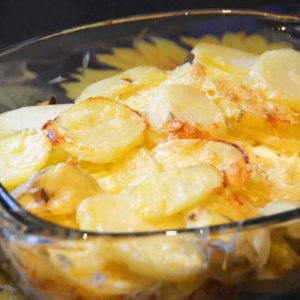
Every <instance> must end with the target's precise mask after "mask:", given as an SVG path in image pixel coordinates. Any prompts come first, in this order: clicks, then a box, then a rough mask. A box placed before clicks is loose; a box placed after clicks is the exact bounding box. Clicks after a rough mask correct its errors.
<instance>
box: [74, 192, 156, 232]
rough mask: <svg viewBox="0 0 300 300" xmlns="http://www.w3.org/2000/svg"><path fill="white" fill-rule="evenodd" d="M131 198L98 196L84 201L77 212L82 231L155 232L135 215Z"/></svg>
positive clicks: (123, 195)
mask: <svg viewBox="0 0 300 300" xmlns="http://www.w3.org/2000/svg"><path fill="white" fill-rule="evenodd" d="M132 206H133V201H132V197H130V196H129V195H126V194H122V195H110V194H98V195H96V196H93V197H90V198H87V199H86V200H84V201H83V202H82V203H81V205H80V206H79V208H78V210H77V222H78V224H79V226H80V229H82V230H91V231H98V232H124V231H125V232H134V231H147V230H148V231H151V230H155V227H154V226H151V225H150V224H147V223H146V222H145V221H143V219H142V218H141V217H139V216H138V215H137V213H136V212H135V210H134V208H133V207H132Z"/></svg>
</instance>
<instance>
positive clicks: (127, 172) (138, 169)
mask: <svg viewBox="0 0 300 300" xmlns="http://www.w3.org/2000/svg"><path fill="white" fill-rule="evenodd" d="M159 171H160V166H159V164H158V163H157V162H156V160H155V159H154V157H153V156H152V154H151V153H150V152H149V151H148V150H147V149H145V148H140V149H139V150H135V151H134V152H133V153H131V154H130V155H128V157H127V158H126V159H125V160H124V161H122V162H118V163H116V165H115V167H114V168H113V169H112V171H111V173H110V174H109V175H108V176H104V177H102V178H100V179H99V180H98V183H99V184H100V186H101V188H102V189H103V190H104V191H105V192H107V193H119V192H121V191H124V190H125V191H126V190H127V191H128V190H130V189H132V187H134V186H136V185H137V184H139V183H141V182H142V181H143V180H144V179H145V178H146V176H148V175H151V174H153V173H157V172H159Z"/></svg>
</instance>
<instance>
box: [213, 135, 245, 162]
mask: <svg viewBox="0 0 300 300" xmlns="http://www.w3.org/2000/svg"><path fill="white" fill-rule="evenodd" d="M214 141H215V142H220V143H224V144H228V145H231V146H233V147H234V148H236V149H237V150H238V151H239V152H241V153H242V155H243V157H244V160H245V163H246V164H248V163H249V162H250V159H249V155H248V153H247V152H246V151H245V150H244V149H243V148H242V147H241V146H239V145H237V144H235V143H232V142H227V141H223V140H219V139H216V140H214Z"/></svg>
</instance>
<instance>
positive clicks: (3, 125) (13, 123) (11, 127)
mask: <svg viewBox="0 0 300 300" xmlns="http://www.w3.org/2000/svg"><path fill="white" fill-rule="evenodd" d="M71 105H72V104H57V105H40V106H27V107H22V108H18V109H15V110H10V111H8V112H5V113H3V114H1V115H0V136H3V135H6V134H10V133H13V132H15V131H19V130H24V129H35V130H39V129H41V128H42V127H43V125H44V124H45V123H46V122H47V121H49V120H53V119H55V118H56V117H57V116H58V115H59V114H60V113H62V112H63V111H64V110H66V109H68V108H69V107H70V106H71Z"/></svg>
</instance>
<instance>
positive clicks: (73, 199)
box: [12, 163, 101, 215]
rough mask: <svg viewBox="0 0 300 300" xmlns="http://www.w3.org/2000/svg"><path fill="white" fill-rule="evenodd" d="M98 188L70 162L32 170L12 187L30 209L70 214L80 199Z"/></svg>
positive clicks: (15, 194)
mask: <svg viewBox="0 0 300 300" xmlns="http://www.w3.org/2000/svg"><path fill="white" fill-rule="evenodd" d="M100 191H101V189H100V187H99V186H98V184H97V182H96V180H95V179H94V178H93V177H92V176H90V175H89V174H88V173H86V172H85V171H83V170H81V169H79V168H78V167H77V166H76V165H74V164H71V163H60V164H57V165H55V166H51V167H48V168H46V169H44V170H42V171H41V172H40V173H38V174H36V175H35V176H34V177H33V178H31V179H30V180H29V181H28V182H26V183H24V185H21V186H19V187H18V188H17V189H16V190H14V191H13V193H12V194H13V196H14V197H15V198H16V199H17V200H18V201H19V202H20V203H21V204H22V205H23V206H24V207H25V208H26V209H28V210H30V211H31V212H33V213H36V214H41V213H50V214H53V215H66V214H74V213H75V212H76V211H77V208H78V206H79V204H80V203H81V201H82V200H84V199H85V198H87V197H90V196H92V195H95V194H97V193H99V192H100Z"/></svg>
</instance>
